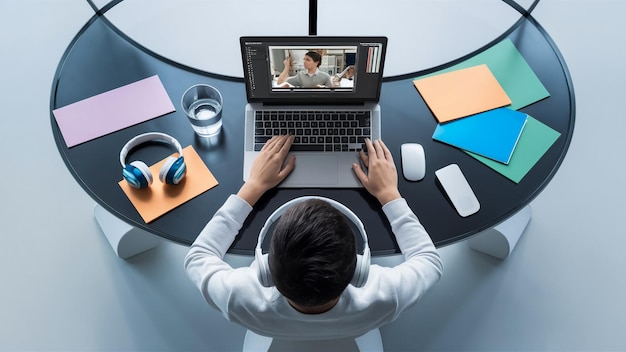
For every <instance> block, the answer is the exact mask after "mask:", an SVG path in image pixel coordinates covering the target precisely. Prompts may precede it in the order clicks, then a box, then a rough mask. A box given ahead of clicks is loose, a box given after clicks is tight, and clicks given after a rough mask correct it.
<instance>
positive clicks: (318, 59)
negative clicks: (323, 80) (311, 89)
mask: <svg viewBox="0 0 626 352" xmlns="http://www.w3.org/2000/svg"><path fill="white" fill-rule="evenodd" d="M304 55H306V56H308V57H310V58H311V59H313V61H314V62H317V67H320V65H321V64H322V55H320V53H318V52H315V51H309V52H308V53H306V54H304Z"/></svg>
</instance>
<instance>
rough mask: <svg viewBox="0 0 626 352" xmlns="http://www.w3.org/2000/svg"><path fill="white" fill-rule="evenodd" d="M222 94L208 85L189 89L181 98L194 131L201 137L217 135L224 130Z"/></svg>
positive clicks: (198, 85) (199, 85) (197, 85)
mask: <svg viewBox="0 0 626 352" xmlns="http://www.w3.org/2000/svg"><path fill="white" fill-rule="evenodd" d="M222 102H223V100H222V94H221V93H220V91H219V90H218V89H217V88H215V87H213V86H210V85H208V84H196V85H194V86H191V87H189V88H188V89H187V90H186V91H185V93H183V97H182V98H181V105H182V107H183V110H184V111H185V113H186V114H187V117H188V118H189V122H191V127H193V130H194V131H195V132H196V134H198V135H199V136H201V137H212V136H215V135H217V134H218V133H219V132H220V130H221V128H222Z"/></svg>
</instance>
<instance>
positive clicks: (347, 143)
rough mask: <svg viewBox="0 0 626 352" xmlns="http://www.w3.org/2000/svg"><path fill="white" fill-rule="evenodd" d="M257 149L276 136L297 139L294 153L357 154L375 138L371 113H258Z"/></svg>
mask: <svg viewBox="0 0 626 352" xmlns="http://www.w3.org/2000/svg"><path fill="white" fill-rule="evenodd" d="M254 120H255V121H254V126H255V130H254V150H255V151H259V150H261V148H262V147H263V145H264V144H265V142H267V141H268V140H269V139H270V138H272V137H273V136H276V135H286V134H290V135H293V136H294V141H293V144H292V145H291V151H315V152H355V151H359V150H361V149H363V143H365V138H371V126H370V112H369V111H345V110H341V111H311V110H306V111H285V110H278V111H266V110H264V111H256V112H255V116H254Z"/></svg>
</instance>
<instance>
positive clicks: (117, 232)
mask: <svg viewBox="0 0 626 352" xmlns="http://www.w3.org/2000/svg"><path fill="white" fill-rule="evenodd" d="M93 216H94V218H95V219H96V222H97V223H98V225H100V229H102V232H103V233H104V236H105V237H106V238H107V240H108V241H109V243H110V244H111V247H113V251H114V252H115V254H117V256H118V257H120V258H122V259H127V258H130V257H132V256H134V255H136V254H139V253H142V252H145V251H147V250H149V249H152V248H154V247H156V246H157V245H158V244H159V243H161V240H160V239H159V238H158V237H157V236H155V235H153V234H151V233H149V232H146V231H144V230H141V229H138V228H136V227H133V226H131V225H129V224H127V223H125V222H124V221H122V220H120V219H118V218H117V217H115V216H114V215H113V214H111V213H109V212H108V211H106V210H104V208H102V207H101V206H100V205H98V204H96V206H95V207H94V209H93Z"/></svg>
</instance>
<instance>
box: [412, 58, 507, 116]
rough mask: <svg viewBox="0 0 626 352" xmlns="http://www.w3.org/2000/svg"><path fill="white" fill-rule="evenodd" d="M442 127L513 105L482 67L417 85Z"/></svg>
mask: <svg viewBox="0 0 626 352" xmlns="http://www.w3.org/2000/svg"><path fill="white" fill-rule="evenodd" d="M413 84H414V85H415V88H417V90H418V91H419V93H420V94H421V95H422V98H424V101H425V102H426V104H427V105H428V107H429V108H430V110H431V111H432V112H433V114H434V115H435V118H437V121H439V122H440V123H443V122H447V121H451V120H455V119H458V118H461V117H465V116H470V115H474V114H478V113H480V112H484V111H487V110H491V109H495V108H499V107H503V106H506V105H510V104H511V99H510V98H509V96H508V95H507V94H506V92H505V91H504V89H502V86H500V83H498V81H497V80H496V78H495V77H494V75H493V74H492V73H491V71H490V70H489V68H488V67H487V65H484V64H483V65H478V66H473V67H469V68H465V69H461V70H456V71H452V72H447V73H442V74H439V75H435V76H429V77H426V78H422V79H417V80H415V81H413Z"/></svg>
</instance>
